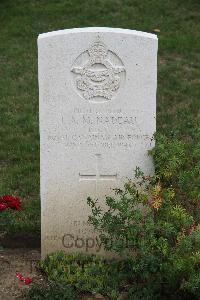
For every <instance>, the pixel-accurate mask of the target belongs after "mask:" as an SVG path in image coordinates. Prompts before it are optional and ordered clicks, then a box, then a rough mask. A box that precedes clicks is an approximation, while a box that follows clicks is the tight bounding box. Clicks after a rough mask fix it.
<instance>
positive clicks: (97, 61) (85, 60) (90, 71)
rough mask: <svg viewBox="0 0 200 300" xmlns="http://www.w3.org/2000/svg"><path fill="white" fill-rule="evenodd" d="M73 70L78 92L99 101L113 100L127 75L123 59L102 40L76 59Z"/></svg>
mask: <svg viewBox="0 0 200 300" xmlns="http://www.w3.org/2000/svg"><path fill="white" fill-rule="evenodd" d="M71 72H72V73H73V74H74V81H75V88H76V90H77V92H78V94H79V95H80V96H81V97H83V98H84V99H86V100H89V101H92V102H98V103H99V102H105V101H108V100H111V99H112V98H113V96H114V95H115V94H116V92H117V91H118V90H119V88H120V85H121V83H122V81H123V79H124V77H125V68H124V65H123V63H122V61H121V60H120V59H119V57H118V56H117V55H116V54H115V53H113V52H112V51H110V50H108V49H107V47H106V46H105V45H104V44H103V43H102V42H100V41H97V42H95V43H94V44H93V45H92V46H91V47H90V48H89V49H88V50H86V51H85V52H83V53H82V54H81V55H80V56H79V57H78V58H77V59H76V60H75V62H74V64H73V66H72V69H71Z"/></svg>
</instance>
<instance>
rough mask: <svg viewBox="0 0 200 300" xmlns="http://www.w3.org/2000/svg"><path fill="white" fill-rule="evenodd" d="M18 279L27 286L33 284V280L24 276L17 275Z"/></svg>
mask: <svg viewBox="0 0 200 300" xmlns="http://www.w3.org/2000/svg"><path fill="white" fill-rule="evenodd" d="M16 277H17V278H18V279H19V280H20V281H23V282H24V283H25V285H28V284H30V283H31V282H32V279H30V278H29V277H24V276H22V274H20V273H16Z"/></svg>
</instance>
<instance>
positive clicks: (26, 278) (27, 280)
mask: <svg viewBox="0 0 200 300" xmlns="http://www.w3.org/2000/svg"><path fill="white" fill-rule="evenodd" d="M23 281H24V283H25V285H28V284H30V283H31V282H32V279H30V278H29V277H24V279H23Z"/></svg>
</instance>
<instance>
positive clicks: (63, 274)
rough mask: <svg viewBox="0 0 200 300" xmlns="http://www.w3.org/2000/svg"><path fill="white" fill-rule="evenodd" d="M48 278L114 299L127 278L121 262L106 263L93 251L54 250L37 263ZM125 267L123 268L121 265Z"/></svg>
mask: <svg viewBox="0 0 200 300" xmlns="http://www.w3.org/2000/svg"><path fill="white" fill-rule="evenodd" d="M39 267H40V268H41V270H42V271H44V272H45V274H46V275H47V276H48V279H49V280H50V281H54V282H58V283H61V284H70V285H72V286H74V287H76V288H77V289H80V290H82V291H87V292H91V293H100V294H103V295H107V296H109V297H110V298H111V299H116V297H117V296H118V294H119V290H120V285H122V284H123V282H124V281H125V280H126V277H127V276H126V273H125V267H124V263H123V262H120V263H119V262H117V261H114V260H113V261H110V262H109V263H108V262H107V261H106V260H104V259H102V258H100V257H96V256H94V255H90V256H89V255H83V254H68V255H67V254H66V253H64V252H62V251H59V252H56V253H53V254H51V255H49V256H47V258H46V259H45V260H44V261H42V262H41V263H40V266H39ZM123 268H124V271H122V269H123Z"/></svg>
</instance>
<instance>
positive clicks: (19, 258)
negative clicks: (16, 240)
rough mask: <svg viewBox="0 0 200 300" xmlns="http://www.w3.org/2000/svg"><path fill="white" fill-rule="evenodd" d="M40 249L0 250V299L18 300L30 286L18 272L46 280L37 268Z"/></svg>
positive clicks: (34, 280) (35, 280) (35, 278)
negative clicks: (22, 280) (19, 277)
mask: <svg viewBox="0 0 200 300" xmlns="http://www.w3.org/2000/svg"><path fill="white" fill-rule="evenodd" d="M39 260H40V249H27V248H26V249H21V248H20V249H19V248H18V249H3V250H1V251H0V300H18V299H22V295H23V293H24V292H25V290H26V289H28V288H29V286H28V285H27V286H26V285H25V284H24V283H23V282H21V281H20V280H19V279H18V278H17V277H16V272H19V273H21V274H22V275H23V276H25V277H29V278H31V279H33V282H38V281H41V280H44V279H43V277H42V275H41V274H39V272H38V271H37V269H36V267H35V266H36V264H37V262H38V261H39Z"/></svg>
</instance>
